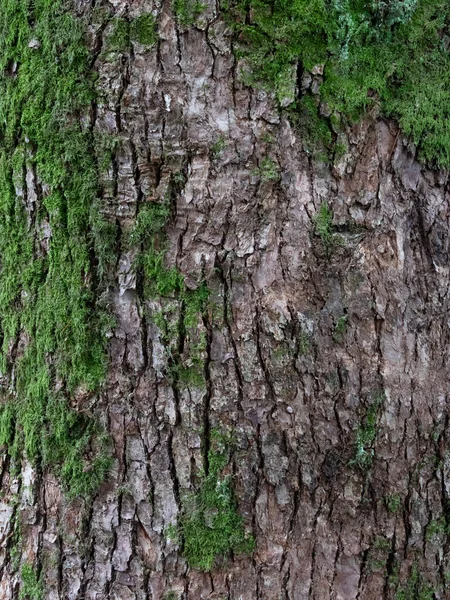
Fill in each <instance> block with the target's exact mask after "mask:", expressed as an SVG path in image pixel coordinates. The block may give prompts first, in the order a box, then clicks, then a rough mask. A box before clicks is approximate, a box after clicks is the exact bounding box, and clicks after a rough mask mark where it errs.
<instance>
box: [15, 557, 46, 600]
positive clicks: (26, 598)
mask: <svg viewBox="0 0 450 600" xmlns="http://www.w3.org/2000/svg"><path fill="white" fill-rule="evenodd" d="M20 578H21V586H20V592H19V598H20V600H43V598H44V589H43V586H42V582H41V581H40V580H39V578H38V577H37V575H36V573H35V571H34V569H33V567H32V565H30V564H28V563H26V564H24V565H23V567H22V570H21V572H20Z"/></svg>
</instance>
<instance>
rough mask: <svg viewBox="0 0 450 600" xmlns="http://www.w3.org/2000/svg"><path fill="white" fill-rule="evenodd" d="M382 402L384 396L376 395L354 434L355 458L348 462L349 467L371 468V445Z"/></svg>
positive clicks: (374, 436)
mask: <svg viewBox="0 0 450 600" xmlns="http://www.w3.org/2000/svg"><path fill="white" fill-rule="evenodd" d="M383 401H384V394H378V395H376V396H375V398H374V399H373V400H372V402H371V404H370V405H369V408H368V409H367V413H366V415H365V417H364V419H363V421H362V423H361V425H360V426H359V427H358V430H357V432H356V449H355V458H354V459H353V460H351V461H350V464H351V465H357V466H358V467H361V468H363V469H368V468H369V467H371V465H372V461H373V456H374V454H375V451H374V449H373V444H374V442H375V439H376V437H377V433H378V429H377V424H378V414H379V410H380V407H381V406H382V404H383Z"/></svg>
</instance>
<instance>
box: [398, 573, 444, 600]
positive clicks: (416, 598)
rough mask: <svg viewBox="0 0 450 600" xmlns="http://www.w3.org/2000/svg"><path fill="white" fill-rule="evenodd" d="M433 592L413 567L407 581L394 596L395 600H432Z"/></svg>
mask: <svg viewBox="0 0 450 600" xmlns="http://www.w3.org/2000/svg"><path fill="white" fill-rule="evenodd" d="M434 597H435V596H434V590H433V587H432V586H431V585H430V583H429V582H428V581H427V580H426V579H425V577H424V576H423V575H422V574H421V573H420V571H419V570H418V568H417V566H416V565H414V566H413V568H412V570H411V573H410V576H409V579H408V581H407V582H406V584H405V585H403V586H401V587H400V589H398V590H397V593H396V594H395V600H433V599H434Z"/></svg>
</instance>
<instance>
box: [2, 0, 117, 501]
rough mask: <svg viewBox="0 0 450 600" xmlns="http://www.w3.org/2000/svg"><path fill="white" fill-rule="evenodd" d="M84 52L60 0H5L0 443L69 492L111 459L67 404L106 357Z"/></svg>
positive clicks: (93, 379)
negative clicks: (5, 384)
mask: <svg viewBox="0 0 450 600" xmlns="http://www.w3.org/2000/svg"><path fill="white" fill-rule="evenodd" d="M90 60H91V57H90V55H89V52H88V50H87V48H86V45H85V43H84V30H83V26H82V23H81V21H80V20H78V19H76V18H74V17H73V16H72V15H71V13H70V12H69V11H68V9H67V7H66V3H65V2H59V1H52V2H49V1H48V0H33V1H31V0H5V1H4V2H2V3H1V5H0V139H1V142H0V259H1V267H2V268H1V271H0V370H1V372H2V374H3V375H5V376H7V377H8V378H9V381H10V383H11V385H10V387H9V390H8V391H9V395H8V398H9V399H8V400H5V403H4V405H3V406H2V408H1V410H0V443H2V444H3V445H5V446H6V447H7V448H8V450H9V452H10V453H11V454H13V455H15V456H18V455H19V454H21V453H22V451H25V454H26V455H27V456H28V457H29V458H31V459H33V460H35V461H42V462H43V464H44V465H50V466H52V467H54V468H55V469H56V470H57V471H58V472H59V473H60V474H61V475H62V476H63V479H64V482H65V484H66V487H67V489H68V491H69V493H87V492H89V491H91V490H92V489H93V488H94V487H95V486H96V485H97V484H98V481H99V480H100V479H101V478H102V477H103V475H104V473H105V470H106V469H107V463H108V460H107V458H106V455H105V454H104V444H103V443H102V442H98V441H95V439H97V438H98V435H97V434H98V428H97V426H95V424H94V423H93V422H92V421H91V420H90V419H87V418H86V417H81V416H79V415H77V413H76V412H75V411H73V410H72V409H71V408H70V406H69V404H68V397H69V396H70V395H72V394H73V393H75V391H76V390H81V389H83V390H84V392H85V393H86V394H92V393H94V392H95V390H96V389H98V387H99V385H100V383H101V381H102V380H103V377H104V373H105V366H106V365H105V358H106V356H105V349H106V338H105V336H104V335H103V332H104V328H105V326H106V322H107V320H106V318H105V314H106V312H105V310H103V309H102V307H101V305H100V304H99V302H98V299H97V291H98V289H99V278H100V275H101V270H102V269H103V270H106V269H107V268H108V265H107V263H108V260H109V258H108V257H109V256H110V255H111V252H110V249H109V248H107V246H108V243H107V242H106V241H105V240H104V239H101V240H100V237H99V235H92V232H93V231H95V230H97V232H98V231H101V230H102V229H103V230H104V229H105V227H106V228H107V227H108V225H107V224H106V222H105V221H104V219H103V217H102V216H101V215H100V213H99V212H98V210H95V206H96V199H97V196H98V173H97V164H96V160H95V153H94V151H93V148H94V145H93V144H94V140H93V133H92V130H91V128H90V126H89V121H88V120H82V119H81V118H80V117H81V116H82V115H85V114H87V111H88V109H89V107H90V105H91V102H92V101H93V99H94V97H95V93H94V80H93V75H92V73H91V71H90V66H89V65H90ZM32 173H34V174H36V181H37V182H38V183H36V185H35V187H36V190H35V191H36V194H37V197H38V200H37V202H36V203H35V205H32V204H31V202H30V196H31V193H32V190H31V189H30V188H29V187H28V188H27V184H26V181H27V180H28V181H30V174H32ZM27 201H28V207H27V206H26V204H27ZM45 230H48V231H50V232H51V233H50V237H49V239H48V241H47V243H48V251H47V249H46V248H45V246H44V245H43V244H42V243H41V242H40V240H42V237H43V235H44V234H43V232H44V231H45ZM100 241H101V246H99V245H98V242H100ZM100 257H103V262H102V259H101V258H100ZM101 262H102V267H101V269H99V270H97V266H98V265H99V264H100V263H101ZM19 340H20V343H19ZM56 388H57V389H59V391H58V392H56V391H55V389H56ZM88 450H89V452H90V455H89V461H87V458H86V452H87V451H88Z"/></svg>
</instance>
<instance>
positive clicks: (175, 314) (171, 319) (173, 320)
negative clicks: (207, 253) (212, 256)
mask: <svg viewBox="0 0 450 600" xmlns="http://www.w3.org/2000/svg"><path fill="white" fill-rule="evenodd" d="M169 216H170V206H169V199H168V197H167V198H165V199H163V201H161V202H149V203H146V204H143V205H142V206H141V209H140V211H139V214H138V216H137V219H136V224H135V226H134V228H133V230H132V231H131V232H130V235H129V238H128V244H129V245H130V246H138V247H139V248H140V252H139V254H138V257H137V260H136V268H137V269H138V271H139V274H140V279H141V280H142V285H143V293H144V295H145V296H147V297H150V298H162V299H163V309H162V311H161V313H159V314H158V315H153V319H154V321H155V322H156V324H157V325H158V327H159V328H160V330H161V333H162V337H163V339H164V341H165V343H166V351H167V353H168V358H169V367H168V373H167V375H168V377H169V379H170V380H171V381H172V383H173V384H174V385H175V386H176V387H179V388H180V387H204V385H205V374H204V369H205V367H204V357H205V355H206V338H205V336H204V334H203V333H201V332H199V324H200V323H201V320H202V315H203V313H204V311H205V308H206V304H207V301H208V298H209V290H208V287H207V285H206V283H205V282H201V283H200V285H199V286H198V288H197V289H195V290H191V289H189V288H187V286H186V284H185V281H184V276H183V274H182V273H180V272H179V271H178V269H176V268H175V267H167V266H166V264H165V257H166V240H165V227H166V224H167V222H168V219H169Z"/></svg>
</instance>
